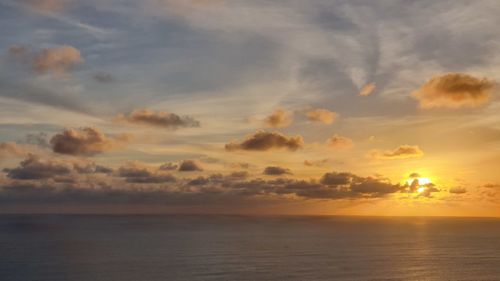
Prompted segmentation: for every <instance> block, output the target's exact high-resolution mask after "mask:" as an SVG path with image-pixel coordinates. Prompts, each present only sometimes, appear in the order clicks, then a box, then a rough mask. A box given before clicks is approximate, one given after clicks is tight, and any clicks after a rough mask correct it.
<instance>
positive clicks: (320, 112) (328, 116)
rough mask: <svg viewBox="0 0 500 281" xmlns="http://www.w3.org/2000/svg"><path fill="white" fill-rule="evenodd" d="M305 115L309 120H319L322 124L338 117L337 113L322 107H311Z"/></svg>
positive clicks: (329, 122) (330, 122)
mask: <svg viewBox="0 0 500 281" xmlns="http://www.w3.org/2000/svg"><path fill="white" fill-rule="evenodd" d="M305 115H306V117H307V120H309V121H314V122H321V123H324V124H332V123H333V122H334V121H335V119H337V117H338V114H337V113H335V112H333V111H330V110H328V109H323V108H317V109H311V110H309V111H307V112H306V113H305Z"/></svg>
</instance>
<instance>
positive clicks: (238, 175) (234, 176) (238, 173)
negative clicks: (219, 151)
mask: <svg viewBox="0 0 500 281" xmlns="http://www.w3.org/2000/svg"><path fill="white" fill-rule="evenodd" d="M249 176H250V173H248V172H247V171H236V172H232V173H230V174H229V175H228V177H229V178H232V179H245V178H247V177H249Z"/></svg>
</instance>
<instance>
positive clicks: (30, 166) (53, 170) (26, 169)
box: [4, 154, 72, 180]
mask: <svg viewBox="0 0 500 281" xmlns="http://www.w3.org/2000/svg"><path fill="white" fill-rule="evenodd" d="M71 171H72V166H71V165H70V164H68V163H63V162H58V161H54V160H51V159H48V160H42V159H40V158H39V157H38V156H36V155H33V154H30V155H29V156H28V158H26V159H25V160H23V161H22V162H21V163H20V164H19V167H17V168H13V169H4V172H6V173H7V177H9V178H11V179H19V180H39V179H47V178H51V177H54V176H65V175H69V174H70V173H71Z"/></svg>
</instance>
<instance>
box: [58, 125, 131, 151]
mask: <svg viewBox="0 0 500 281" xmlns="http://www.w3.org/2000/svg"><path fill="white" fill-rule="evenodd" d="M128 139H129V137H128V136H126V135H120V136H117V137H110V136H107V135H105V134H104V133H102V132H101V131H100V130H98V129H96V128H91V127H86V128H82V129H65V130H64V131H62V132H61V133H58V134H56V135H54V136H53V137H52V138H51V139H50V144H51V145H52V150H53V151H54V152H55V153H60V154H69V155H82V156H92V155H95V154H99V153H103V152H106V151H109V150H112V149H116V148H118V147H121V146H122V145H123V144H124V143H125V142H127V141H128Z"/></svg>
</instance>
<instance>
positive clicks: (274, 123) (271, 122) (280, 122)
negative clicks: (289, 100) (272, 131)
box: [264, 109, 293, 128]
mask: <svg viewBox="0 0 500 281" xmlns="http://www.w3.org/2000/svg"><path fill="white" fill-rule="evenodd" d="M292 122H293V119H292V115H291V114H290V113H289V112H286V111H285V110H283V109H277V110H276V111H274V112H273V113H272V114H271V115H269V116H268V117H266V119H264V123H265V124H266V125H267V126H268V127H271V128H285V127H288V126H290V125H291V124H292Z"/></svg>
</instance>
